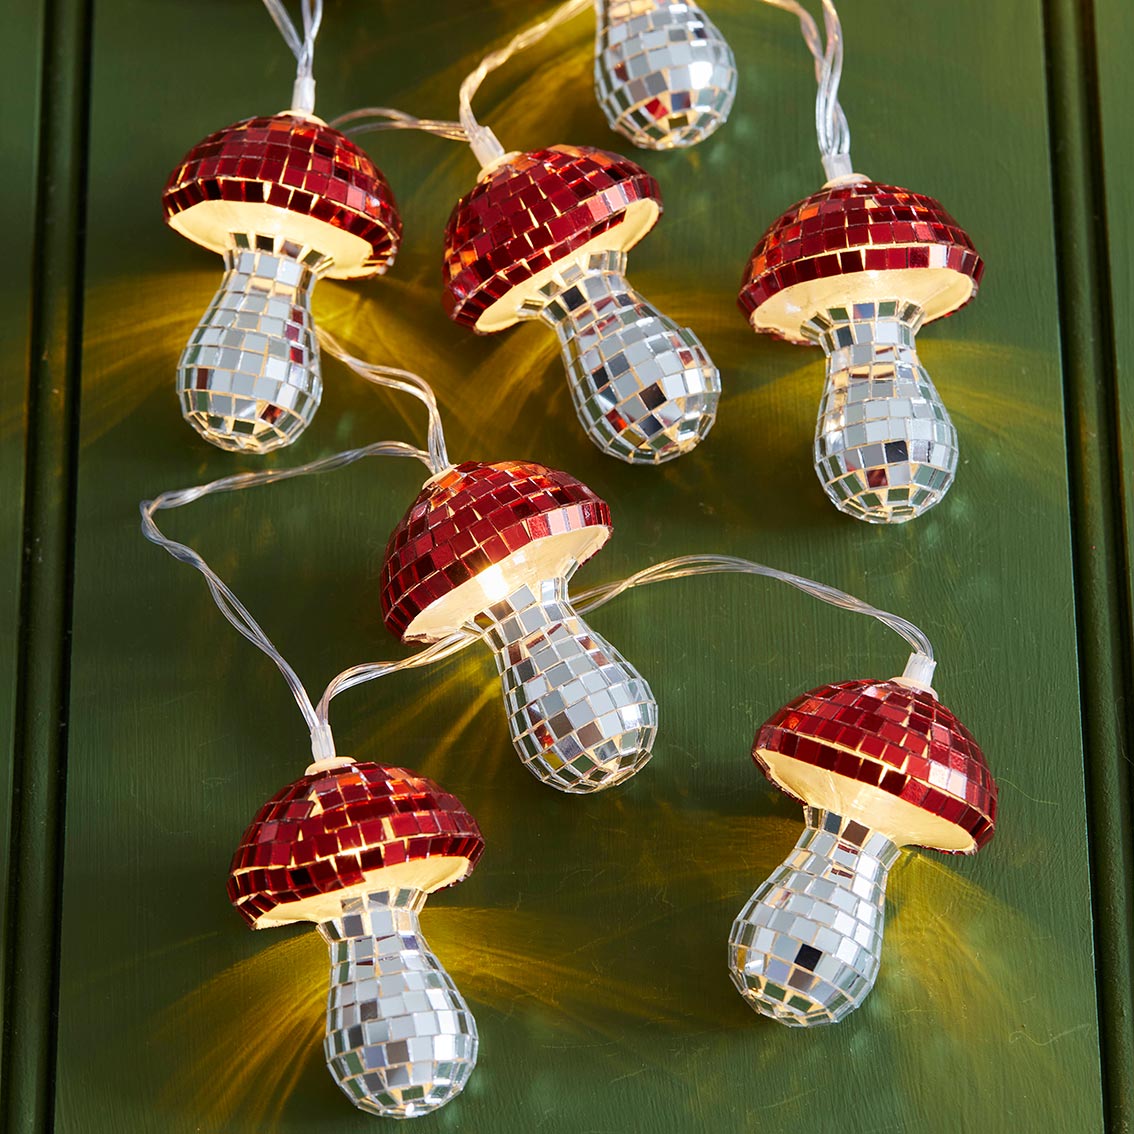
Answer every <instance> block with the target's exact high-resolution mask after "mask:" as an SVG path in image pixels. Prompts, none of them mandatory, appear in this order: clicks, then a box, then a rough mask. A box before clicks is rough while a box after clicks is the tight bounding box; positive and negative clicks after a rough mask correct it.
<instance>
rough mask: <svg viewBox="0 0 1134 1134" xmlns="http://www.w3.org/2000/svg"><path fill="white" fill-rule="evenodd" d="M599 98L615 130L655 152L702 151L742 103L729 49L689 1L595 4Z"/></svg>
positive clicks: (603, 0) (621, 0)
mask: <svg viewBox="0 0 1134 1134" xmlns="http://www.w3.org/2000/svg"><path fill="white" fill-rule="evenodd" d="M595 19H596V39H595V97H596V98H597V99H598V104H599V106H600V107H601V108H602V112H603V114H605V115H606V120H607V122H609V123H610V128H611V129H612V130H616V131H617V132H618V133H619V134H621V135H623V137H626V138H629V139H630V141H631V142H633V143H634V145H636V146H640V147H642V148H643V149H649V150H672V149H679V148H685V147H688V146H695V145H697V143H698V142H703V141H704V140H705V139H706V138H707V137H709V135H710V134H712V133H713V132H714V131H716V130H717V128H718V127H720V126H723V125H724V123H725V122H726V121H727V120H728V115H729V111H730V110H731V109H732V103H733V100H734V99H735V98H736V59H735V57H734V56H733V53H732V48H731V47H729V45H728V41H727V40H726V39H725V37H724V36H723V35H722V34H721V32H720V29H719V28H717V26H716V25H715V24H714V23H713V22H712V20H710V19H709V17H708V16H706V15H705V13H704V12H703V11H702V10H701V9H700V8H699V7H698V6H697V5H696V4H694V3H691V2H689V0H595Z"/></svg>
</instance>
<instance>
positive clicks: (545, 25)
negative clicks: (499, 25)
mask: <svg viewBox="0 0 1134 1134" xmlns="http://www.w3.org/2000/svg"><path fill="white" fill-rule="evenodd" d="M592 4H593V0H567V3H565V4H560V6H559V7H558V8H556V9H555V11H554V12H552V13H551V15H550V16H548V17H547V19H545V20H541V21H540V22H539V23H538V24H533V25H532V26H531V27H530V28H525V29H524V30H523V31H522V32H520V33H518V34H517V35H515V36H513V37H512V38H511V39H510V40H509V41H508V42H507V43H506V44H505V45H504V46H503V47H501V48H499V49H498V50H496V51H491V52H489V53H488V54H487V55H486V56H485V57H484V58H483V59H482V60H481V61H480V64H479V66H478V67H477V68H476V70H475V71H473V72H472V74H471V75H469V76H468V77H467V78H466V79H465V81H464V82H463V83H461V93H460V115H459V117H460V120H461V126H462V127H463V129H464V131H465V136H466V138H467V140H468V143H469V145H470V146H471V147H472V152H473V156H474V157H475V158H476V160H477V161H478V162H479V163H480V166H481V169H489V168H491V167H492V166H494V165H496V164H497V163H498V162H499V161H500V159H501V158H503V157H506V156H507V155H506V153H505V150H504V147H503V146H502V145H501V144H500V139H499V138H497V137H496V135H495V134H494V133H493V132H492V131H491V130H490V129H489V128H488V127H487V126H482V125H481V124H480V123H479V122H478V121H477V120H476V115H475V114H474V113H473V108H472V100H473V96H474V95H475V94H476V92H477V91H478V90H479V89H480V84H481V83H483V82H484V80H485V78H486V76H487V75H488V73H489V72H490V71H495V70H496V68H497V67H500V66H502V65H503V64H504V63H506V62H507V61H508V60H509V59H511V58H512V56H513V55H515V54H516V52H518V51H523V50H524V49H525V48H527V47H531V46H532V44H533V43H538V42H539V41H540V40H541V39H543V37H544V36H545V35H547V34H548V32H550V31H552V30H554V29H555V28H557V27H559V25H560V24H564V23H566V22H567V21H568V20H570V19H573V18H574V17H575V16H577V15H579V13H580V12H588V11H590V10H591V7H592Z"/></svg>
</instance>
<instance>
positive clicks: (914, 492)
mask: <svg viewBox="0 0 1134 1134" xmlns="http://www.w3.org/2000/svg"><path fill="white" fill-rule="evenodd" d="M983 270H984V264H983V262H982V260H981V258H980V256H979V255H978V254H977V252H976V249H975V248H974V247H973V244H972V241H971V240H970V239H969V237H968V236H967V235H966V233H965V231H964V230H963V229H962V228H961V227H960V226H959V225H958V224H957V222H956V221H955V220H953V218H952V217H951V216H950V215H949V214H948V213H947V212H946V211H945V209H944V208H943V207H942V206H941V205H940V204H939V203H938V202H937V201H935V200H934V199H933V198H932V197H926V196H924V195H922V194H919V193H911V192H910V191H909V190H908V189H898V188H895V187H894V186H892V185H877V184H875V183H874V182H873V181H868V180H867V179H866V178H864V177H861V176H859V175H858V174H852V175H850V176H849V177H847V178H839V179H837V180H836V181H832V182H828V184H827V185H826V186H824V187H823V189H821V190H820V191H819V192H818V193H814V194H812V195H811V196H810V197H807V198H806V199H804V200H802V201H800V202H799V203H798V204H796V205H793V206H792V207H791V208H790V209H788V211H787V212H786V213H784V215H783V216H782V217H780V219H779V220H777V221H776V222H775V224H773V225H772V227H771V228H769V229H768V231H767V232H766V233H765V234H764V235H763V236H762V237H761V238H760V241H759V243H758V244H757V245H756V248H755V249H754V250H753V252H752V256H751V259H750V260H749V263H748V268H747V270H746V272H745V276H744V282H743V284H742V286H741V289H740V296H739V302H740V307H741V310H742V311H744V312H745V314H746V315H747V316H748V319H749V321H750V322H751V324H752V327H753V329H754V330H756V331H759V332H766V333H768V334H772V335H777V336H778V337H780V338H783V339H787V340H788V341H789V342H795V343H802V342H811V343H817V344H818V345H819V346H821V347H822V348H823V350H824V352H825V353H826V355H827V385H826V389H825V391H824V394H823V400H822V403H821V404H820V407H819V420H818V424H817V425H816V429H815V471H816V473H817V474H818V476H819V480H820V481H821V482H822V484H823V488H824V490H825V491H826V493H827V495H828V496H829V497H830V498H831V500H832V501H833V502H834V504H835V507H837V508H839V509H840V510H841V511H843V512H847V513H849V514H850V515H852V516H855V517H856V518H857V519H860V520H866V521H867V522H868V523H872V524H885V523H901V522H904V521H906V520H910V519H912V518H913V517H914V516H918V515H920V514H921V513H922V512H924V511H926V510H927V509H929V508H932V507H933V505H934V504H936V503H937V502H938V501H939V500H940V499H941V498H942V496H944V495H945V493H946V492H947V491H948V489H949V486H950V485H951V484H952V483H953V475H954V473H955V471H956V468H957V433H956V430H955V429H954V428H953V423H952V422H951V421H950V420H949V415H948V413H947V412H946V410H945V406H944V405H943V404H942V402H941V399H940V397H939V396H938V394H937V391H936V389H934V386H933V382H932V380H931V379H930V377H929V375H928V374H927V373H926V371H925V368H924V367H923V366H922V365H921V362H920V361H919V360H918V356H917V349H916V346H915V344H914V336H915V335H916V334H917V331H918V329H919V328H920V327H921V326H922V325H923V324H924V323H928V322H931V321H932V320H934V319H939V318H941V317H942V316H943V315H949V314H952V312H954V311H956V310H957V309H958V308H959V307H963V306H964V305H965V304H966V303H968V301H969V300H970V299H972V298H973V296H974V295H975V294H976V291H977V286H978V285H979V283H980V278H981V274H982V272H983Z"/></svg>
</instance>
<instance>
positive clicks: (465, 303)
mask: <svg viewBox="0 0 1134 1134" xmlns="http://www.w3.org/2000/svg"><path fill="white" fill-rule="evenodd" d="M579 10H580V6H579V4H578V3H577V2H572V3H569V4H567V5H564V6H562V7H561V8H560V9H558V10H557V11H556V12H555V13H554V14H553V15H552V16H551V17H549V18H548V19H547V20H545V21H544V22H543V23H541V24H538V25H536V26H535V27H533V28H530V29H528V30H526V31H524V32H521V33H520V34H519V35H517V36H516V37H515V38H514V39H513V40H512V41H511V42H510V43H508V44H507V45H506V46H505V47H504V48H502V49H500V50H499V51H495V52H492V53H490V54H489V55H487V56H486V57H485V58H484V59H483V60H482V61H481V63H480V65H479V66H478V67H477V68H476V70H474V71H473V72H472V74H470V75H469V76H468V77H467V78H466V79H465V81H464V83H463V84H462V85H461V92H460V122H461V126H462V127H463V128H464V132H465V136H466V137H467V138H468V140H469V145H470V147H471V148H472V151H473V154H474V156H475V157H476V158H477V160H478V161H479V162H480V164H481V176H480V179H479V180H478V182H477V184H476V185H475V186H474V187H473V188H472V190H470V191H469V192H468V193H467V194H465V196H464V197H462V198H461V199H460V201H458V202H457V205H456V207H455V208H454V210H453V213H452V215H451V216H450V218H449V223H448V226H447V227H446V230H445V252H444V261H443V279H444V284H445V291H446V295H445V305H446V310H447V311H448V314H449V316H450V318H452V319H453V320H455V321H456V322H458V323H462V324H464V325H465V326H468V327H471V328H472V329H473V330H475V331H477V332H479V333H481V334H489V333H492V332H495V331H501V330H504V329H505V328H507V327H511V326H513V325H514V324H516V323H517V322H519V321H520V320H521V319H541V320H542V321H544V322H545V323H547V324H549V325H550V326H551V327H552V328H553V329H554V331H555V333H556V336H557V338H558V340H559V344H560V349H561V352H562V356H563V364H564V367H565V369H566V371H567V376H568V383H569V385H570V388H571V396H572V400H573V401H574V404H575V410H576V413H577V414H578V416H579V420H580V422H581V424H582V426H583V428H584V430H585V431H586V432H587V435H588V436H589V437H590V438H591V440H592V441H593V442H594V444H595V445H597V446H598V448H599V449H601V450H602V451H603V452H604V453H607V454H608V455H610V456H614V457H618V458H620V459H621V460H624V461H628V462H631V463H642V464H658V463H661V462H663V461H668V460H672V459H673V458H674V457H678V456H680V455H681V454H683V453H686V452H688V451H689V450H690V449H692V448H693V447H694V446H695V445H697V444H698V442H700V441H701V440H702V439H703V438H704V437H705V435H706V434H707V433H708V431H709V430H710V429H711V428H712V424H713V421H714V419H715V417H716V410H717V402H718V400H719V398H720V374H719V372H718V371H717V368H716V367H715V366H714V365H713V363H712V360H711V359H710V358H709V355H708V353H707V352H706V351H705V348H704V347H703V346H702V345H701V342H700V340H699V339H698V338H697V336H696V335H695V334H694V333H693V332H692V331H691V330H689V329H688V328H685V327H680V326H678V325H677V324H676V323H675V322H674V321H673V320H672V319H670V318H668V317H667V316H665V315H663V314H662V313H661V312H660V311H658V310H657V309H656V308H655V307H653V306H652V305H650V304H649V303H648V302H647V301H646V300H645V299H644V298H643V297H642V296H641V295H640V294H639V293H638V292H636V291H635V290H634V289H633V288H632V287H631V285H630V283H629V282H628V281H627V279H626V253H627V252H628V251H629V250H630V249H631V248H632V247H633V246H634V245H635V244H637V243H638V241H639V240H641V239H642V237H643V236H645V234H646V233H647V232H649V230H650V229H651V228H652V227H653V226H654V224H655V223H656V222H657V220H658V217H659V216H660V215H661V194H660V191H659V189H658V185H657V182H656V181H654V179H653V178H652V177H651V176H650V175H649V174H648V173H647V172H646V171H645V170H644V169H642V168H641V167H640V166H638V165H636V164H635V163H634V162H632V161H630V160H629V159H627V158H623V157H620V156H619V155H617V154H612V153H607V152H606V151H604V150H597V149H593V148H591V147H588V146H568V145H556V146H550V147H545V148H543V149H539V150H534V151H532V152H530V153H524V154H521V153H514V152H513V153H505V151H504V147H503V146H502V145H501V144H500V142H499V140H498V139H497V138H496V135H495V134H494V133H493V132H492V130H490V129H489V128H488V127H486V126H482V125H481V124H480V123H479V122H478V121H477V120H476V116H475V115H474V114H473V110H472V98H473V96H474V95H475V93H476V91H477V89H478V88H479V86H480V84H481V82H483V80H484V78H485V76H486V75H487V74H488V73H489V71H491V70H493V69H494V68H496V67H499V66H500V65H501V64H502V63H504V62H505V61H506V60H508V59H509V58H511V56H512V55H513V54H514V53H515V52H516V51H517V50H520V49H521V48H522V47H525V46H527V44H529V43H531V42H534V41H535V40H536V39H538V38H539V37H540V36H541V35H545V34H546V33H547V31H549V30H550V29H551V28H552V27H554V26H556V24H557V23H561V22H563V20H565V19H567V18H569V17H570V16H571V15H573V14H575V12H577V11H579Z"/></svg>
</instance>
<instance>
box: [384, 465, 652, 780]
mask: <svg viewBox="0 0 1134 1134" xmlns="http://www.w3.org/2000/svg"><path fill="white" fill-rule="evenodd" d="M609 536H610V512H609V509H608V508H607V506H606V504H605V503H603V501H601V500H600V499H599V498H598V497H597V496H595V495H594V493H592V492H591V491H590V489H588V488H587V487H586V486H585V485H583V484H580V483H579V481H577V480H575V479H574V477H571V476H569V475H568V474H566V473H562V472H556V471H554V470H552V469H547V468H544V467H543V466H542V465H536V464H530V463H526V462H519V461H503V462H499V463H497V464H491V465H489V464H481V463H479V462H476V461H467V462H465V463H463V464H460V465H457V466H455V467H453V468H450V469H447V470H445V471H444V472H442V473H439V474H438V475H437V476H436V477H434V478H433V479H432V480H431V481H429V482H428V483H427V484H426V485H425V487H424V488H423V490H422V492H421V494H420V495H419V496H418V498H417V500H415V501H414V503H413V505H412V506H411V507H410V510H409V512H408V513H407V514H406V516H405V518H404V519H403V520H402V522H401V523H400V524H399V525H398V527H397V528H396V529H395V530H394V533H393V535H392V536H391V537H390V542H389V544H388V546H387V548H386V558H385V562H384V563H383V566H382V611H383V615H384V617H385V620H386V625H387V626H388V627H389V628H390V630H391V631H392V632H393V633H395V634H396V635H397V636H398V637H399V638H402V639H403V640H406V641H413V640H418V641H427V642H432V641H440V640H442V639H444V638H446V637H447V636H448V635H450V634H452V633H454V632H456V631H458V630H461V629H473V630H475V631H476V632H477V633H479V634H480V635H481V636H482V637H483V638H484V640H485V641H486V642H487V643H488V644H489V645H490V646H491V647H492V649H493V652H494V655H495V658H496V666H497V670H498V672H499V674H500V678H501V683H502V685H503V691H504V705H505V709H506V711H507V714H508V725H509V729H510V731H511V735H512V741H513V744H514V745H515V747H516V751H517V752H518V754H519V756H520V759H521V760H522V761H523V763H524V765H525V767H527V768H528V769H529V770H530V771H531V772H532V773H533V774H534V775H536V776H538V777H539V779H541V780H542V781H543V782H544V783H546V784H549V785H550V786H552V787H555V788H558V789H559V790H560V791H566V792H572V793H583V792H593V791H601V790H602V789H604V788H608V787H613V786H614V785H615V784H618V783H621V782H622V781H623V780H626V779H628V778H629V777H630V776H632V775H633V774H634V773H635V772H637V771H638V769H639V768H641V767H643V765H645V763H646V762H647V761H648V760H649V758H650V755H651V747H652V744H653V739H654V734H655V732H656V731H657V702H656V701H655V700H654V697H653V694H652V692H651V691H650V687H649V685H648V684H647V683H646V681H645V679H644V678H643V677H642V676H641V675H640V674H639V673H638V671H637V670H636V669H635V668H634V667H633V666H632V665H631V664H630V663H629V662H628V661H626V659H625V658H623V657H622V655H621V654H619V652H618V651H617V650H616V649H615V648H614V647H613V646H611V645H610V643H609V642H607V641H606V640H605V639H604V638H603V637H601V635H599V634H597V633H596V632H595V631H594V630H592V629H591V628H590V627H589V626H587V624H586V623H585V622H584V621H583V619H582V618H581V617H580V615H579V614H578V612H577V611H576V610H575V609H574V608H573V607H572V605H571V601H570V598H569V595H568V590H567V584H568V580H569V579H570V578H571V576H572V575H573V574H574V572H575V570H576V568H577V567H578V566H579V564H580V563H582V562H584V561H585V560H586V559H589V558H590V556H591V555H593V554H594V553H595V552H596V551H597V550H598V549H599V548H600V547H601V546H602V545H603V544H604V543H605V542H606V540H607V539H608V538H609Z"/></svg>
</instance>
